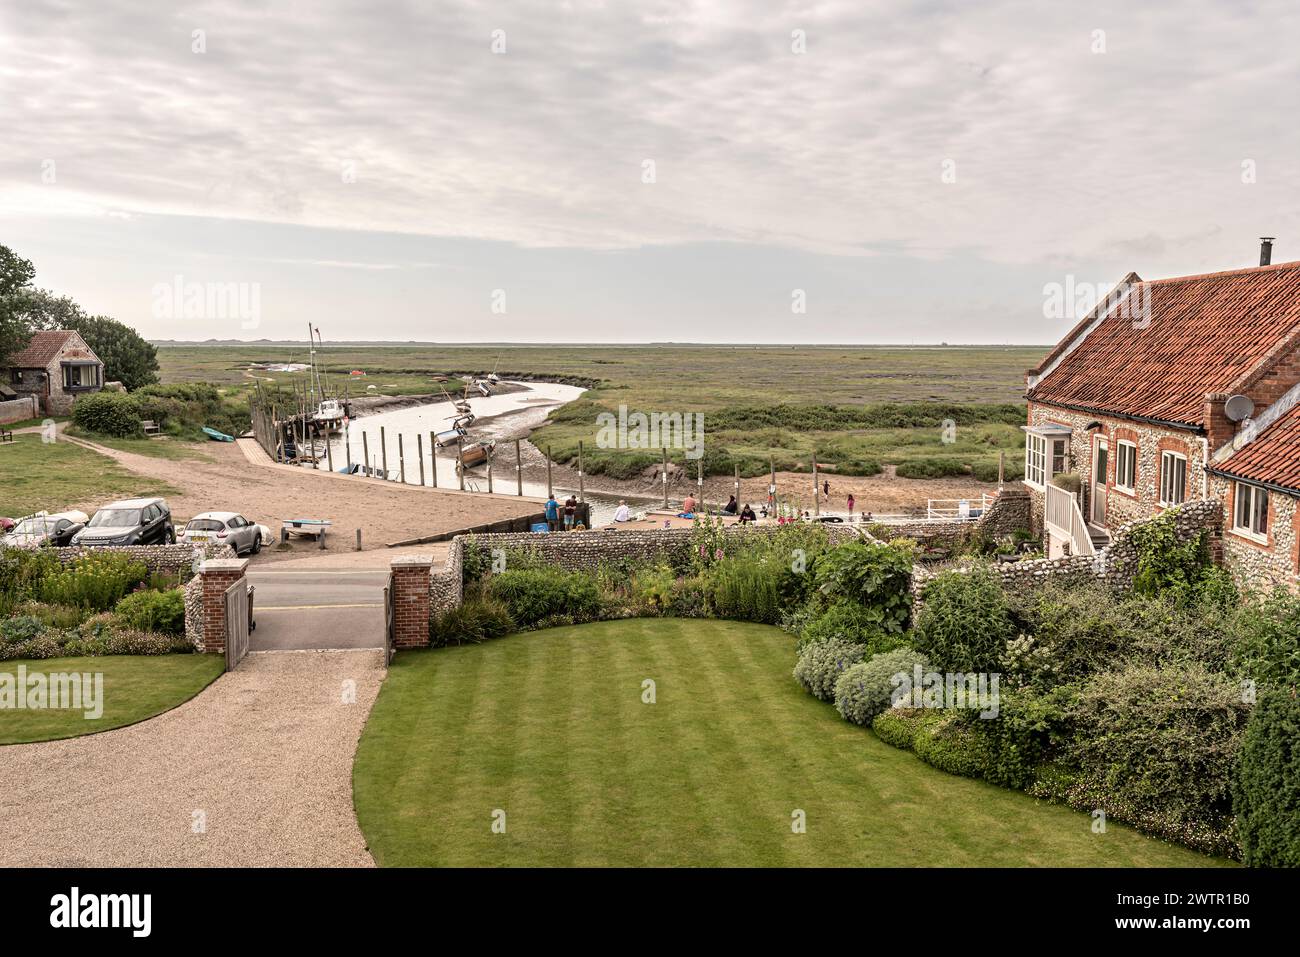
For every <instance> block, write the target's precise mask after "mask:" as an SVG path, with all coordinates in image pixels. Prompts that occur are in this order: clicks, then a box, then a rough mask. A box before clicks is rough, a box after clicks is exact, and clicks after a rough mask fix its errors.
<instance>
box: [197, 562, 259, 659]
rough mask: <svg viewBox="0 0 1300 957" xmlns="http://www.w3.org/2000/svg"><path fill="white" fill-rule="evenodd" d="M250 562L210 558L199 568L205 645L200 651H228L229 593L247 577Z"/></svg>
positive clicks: (221, 652)
mask: <svg viewBox="0 0 1300 957" xmlns="http://www.w3.org/2000/svg"><path fill="white" fill-rule="evenodd" d="M247 567H248V559H247V558H209V559H208V560H207V561H205V562H204V563H203V564H201V565H200V566H199V576H200V577H201V578H202V580H203V642H202V644H201V645H200V646H199V651H202V652H207V653H212V654H224V653H225V651H226V590H227V589H228V588H230V586H231V585H233V584H234V583H235V582H237V581H239V579H241V578H243V577H244V569H246V568H247Z"/></svg>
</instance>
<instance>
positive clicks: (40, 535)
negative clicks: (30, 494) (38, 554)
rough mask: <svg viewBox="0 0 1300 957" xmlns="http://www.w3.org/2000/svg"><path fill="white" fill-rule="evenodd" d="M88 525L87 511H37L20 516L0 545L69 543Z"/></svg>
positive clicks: (33, 546)
mask: <svg viewBox="0 0 1300 957" xmlns="http://www.w3.org/2000/svg"><path fill="white" fill-rule="evenodd" d="M85 525H86V513H85V512H55V513H54V514H52V515H51V514H50V513H49V512H37V513H36V514H35V515H28V516H27V517H26V518H20V519H19V520H18V524H17V525H15V526H14V527H13V528H12V529H10V530H9V532H8V533H6V534H5V536H4V537H3V538H0V545H9V546H12V547H15V548H36V547H38V546H41V545H56V546H57V545H67V544H68V543H69V542H71V541H72V536H74V535H76V534H77V532H79V531H81V530H82V528H84V527H85Z"/></svg>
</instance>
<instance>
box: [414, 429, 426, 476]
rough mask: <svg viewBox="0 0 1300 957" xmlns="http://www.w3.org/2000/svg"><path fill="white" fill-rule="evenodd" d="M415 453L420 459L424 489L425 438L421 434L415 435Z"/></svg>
mask: <svg viewBox="0 0 1300 957" xmlns="http://www.w3.org/2000/svg"><path fill="white" fill-rule="evenodd" d="M415 451H416V454H417V455H418V456H419V457H420V487H421V488H423V487H424V436H423V435H421V434H420V433H419V432H416V433H415Z"/></svg>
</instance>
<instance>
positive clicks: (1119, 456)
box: [1115, 439, 1138, 495]
mask: <svg viewBox="0 0 1300 957" xmlns="http://www.w3.org/2000/svg"><path fill="white" fill-rule="evenodd" d="M1126 446H1127V447H1128V448H1130V449H1132V450H1133V484H1132V485H1125V484H1124V483H1123V482H1122V481H1121V470H1122V469H1123V467H1124V448H1125V447H1126ZM1137 483H1138V447H1137V443H1136V442H1134V441H1133V440H1132V439H1117V440H1116V442H1115V487H1116V488H1117V489H1119V490H1120V491H1122V492H1130V493H1132V494H1134V495H1136V494H1137Z"/></svg>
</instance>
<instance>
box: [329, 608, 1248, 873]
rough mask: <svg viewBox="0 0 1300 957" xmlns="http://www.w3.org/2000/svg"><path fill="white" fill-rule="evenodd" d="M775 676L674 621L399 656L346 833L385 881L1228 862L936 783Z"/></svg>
mask: <svg viewBox="0 0 1300 957" xmlns="http://www.w3.org/2000/svg"><path fill="white" fill-rule="evenodd" d="M793 663H794V653H793V647H792V641H791V638H790V637H789V636H788V635H786V634H785V633H783V632H781V631H779V630H778V629H776V628H771V627H767V626H764V625H755V624H748V623H737V622H720V621H695V620H674V619H637V620H630V621H619V622H602V623H599V624H592V625H584V626H579V627H572V628H557V629H553V630H549V631H544V632H536V633H528V634H521V635H514V636H511V637H508V638H504V639H501V640H499V641H495V642H491V643H488V644H484V645H478V646H469V647H462V648H448V649H439V650H432V651H420V652H411V651H406V652H402V653H401V654H399V655H398V657H397V659H396V661H395V662H394V664H393V667H392V669H391V670H390V672H389V676H388V679H387V681H386V682H385V684H384V687H383V689H382V690H381V692H380V695H379V698H378V700H377V701H376V703H375V706H374V710H373V711H372V712H371V715H370V719H369V722H368V723H367V725H366V729H365V732H364V733H363V735H362V738H361V743H360V745H359V747H358V751H357V757H356V763H355V765H354V768H353V798H354V802H355V805H356V810H357V819H358V821H359V822H360V825H361V829H362V831H363V832H364V834H365V836H366V839H367V841H368V843H369V846H370V851H371V853H372V854H373V855H374V857H375V859H376V861H378V862H379V863H380V864H382V865H386V866H474V865H488V866H519V867H526V866H584V865H615V866H632V865H637V866H672V865H693V866H1087V867H1103V866H1180V865H1181V866H1196V865H1206V864H1215V863H1228V862H1220V861H1216V860H1214V859H1211V858H1206V857H1203V856H1201V855H1199V854H1196V853H1194V852H1192V851H1189V850H1186V849H1183V848H1179V847H1176V846H1173V845H1169V844H1165V843H1162V842H1160V841H1157V840H1154V839H1151V838H1148V837H1145V836H1143V835H1140V834H1138V833H1137V832H1135V831H1132V830H1130V829H1128V828H1125V827H1122V826H1118V825H1111V826H1110V827H1109V828H1108V830H1107V832H1106V833H1105V834H1094V833H1093V832H1092V829H1091V826H1090V825H1091V822H1090V819H1089V818H1088V816H1087V815H1084V814H1080V813H1077V812H1074V811H1071V810H1068V809H1065V808H1061V807H1055V806H1052V805H1049V804H1045V803H1041V802H1037V801H1035V800H1034V799H1032V798H1030V797H1028V796H1027V795H1024V794H1021V793H1018V792H1013V791H1007V790H1003V789H1000V788H996V787H993V786H991V785H987V784H984V783H982V782H978V781H972V780H968V779H965V778H958V777H953V776H950V775H947V774H944V773H943V772H940V771H937V770H935V769H933V768H931V767H929V766H928V765H926V764H923V763H922V762H921V761H919V760H918V759H917V758H916V757H915V756H914V755H912V754H911V753H909V752H905V751H899V750H896V749H894V748H891V747H889V746H888V745H885V744H882V743H881V742H880V741H879V740H877V739H876V737H875V735H874V734H872V733H871V732H870V731H868V730H865V729H863V728H858V727H854V726H852V725H849V724H846V723H845V722H843V721H841V720H840V718H839V716H838V715H837V714H836V712H835V710H834V709H833V708H832V707H830V706H828V705H826V704H824V703H822V702H820V701H817V700H816V699H814V698H812V697H811V696H809V695H807V694H805V693H804V692H803V691H802V690H801V689H800V688H799V686H798V685H797V684H796V683H795V681H794V680H793V679H792V678H791V676H790V670H791V668H792V667H793ZM645 679H652V680H653V681H654V682H655V684H656V688H655V691H656V698H657V700H656V703H654V704H645V703H642V694H643V690H642V682H643V681H644V680H645ZM796 809H798V810H802V811H803V812H805V815H806V821H807V830H806V833H803V834H796V833H794V832H793V831H792V828H791V821H792V814H793V813H794V812H795V810H796ZM497 810H501V811H504V812H505V822H506V830H505V833H503V834H497V833H493V831H492V824H493V815H494V812H495V811H497Z"/></svg>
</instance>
